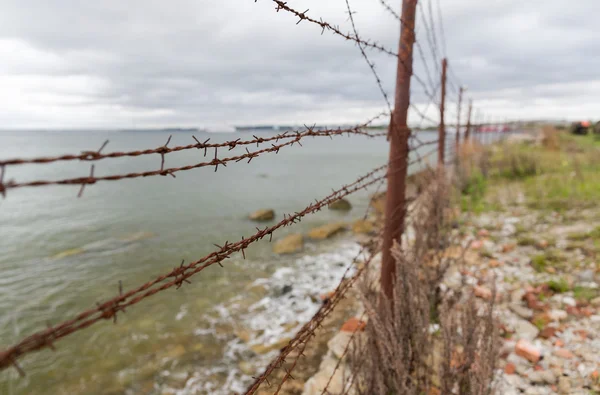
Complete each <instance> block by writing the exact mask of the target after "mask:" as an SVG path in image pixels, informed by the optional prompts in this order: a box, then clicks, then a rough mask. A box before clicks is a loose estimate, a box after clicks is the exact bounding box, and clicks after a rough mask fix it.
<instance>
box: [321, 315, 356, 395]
mask: <svg viewBox="0 0 600 395" xmlns="http://www.w3.org/2000/svg"><path fill="white" fill-rule="evenodd" d="M366 314H367V313H366V311H365V312H363V313H362V314H361V316H360V318H359V321H360V322H363V318H365V315H366ZM359 329H360V327H358V326H357V327H356V328H355V329H354V331H352V335H351V336H350V339H348V343H347V344H346V347H344V351H343V352H342V355H341V356H340V358H339V359H338V361H337V363H336V364H335V367H334V368H333V373H331V376H329V380H327V384H325V388H323V391H321V395H325V394H326V393H327V388H329V384H331V380H333V376H335V374H336V372H337V371H338V369H339V368H340V366H341V364H342V362H343V361H344V357H345V356H346V354H347V353H348V351H349V350H350V345H351V344H352V341H353V340H354V337H355V336H356V334H357V333H358V332H359ZM344 387H345V385H344Z"/></svg>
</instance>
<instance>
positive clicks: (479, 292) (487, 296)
mask: <svg viewBox="0 0 600 395" xmlns="http://www.w3.org/2000/svg"><path fill="white" fill-rule="evenodd" d="M473 291H474V292H475V296H477V297H478V298H481V299H483V300H491V299H492V291H490V290H489V289H487V288H485V287H482V286H479V285H477V286H475V288H474V289H473Z"/></svg>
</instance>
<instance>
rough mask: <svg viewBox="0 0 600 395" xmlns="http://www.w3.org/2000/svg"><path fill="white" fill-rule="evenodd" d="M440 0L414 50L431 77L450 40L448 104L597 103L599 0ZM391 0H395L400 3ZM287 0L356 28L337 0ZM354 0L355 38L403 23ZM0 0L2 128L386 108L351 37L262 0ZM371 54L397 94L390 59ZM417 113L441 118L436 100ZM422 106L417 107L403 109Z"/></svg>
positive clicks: (540, 109) (560, 106) (555, 111)
mask: <svg viewBox="0 0 600 395" xmlns="http://www.w3.org/2000/svg"><path fill="white" fill-rule="evenodd" d="M436 1H437V0H431V5H432V8H433V10H434V11H436V10H437V6H436ZM420 2H421V6H420V9H419V11H420V12H422V10H429V0H420ZM440 2H441V6H442V12H443V17H444V18H443V24H444V26H443V27H444V31H445V45H444V43H443V42H442V40H441V31H440V30H439V26H440V25H439V23H438V19H437V14H436V15H435V17H434V21H435V23H436V28H437V30H436V38H437V40H436V42H437V44H438V50H437V52H436V54H435V56H436V57H437V58H438V59H436V62H434V59H433V58H434V56H433V54H432V51H431V49H430V46H429V41H428V36H427V32H428V29H427V28H426V27H425V26H424V25H423V20H422V18H421V16H419V17H418V19H417V27H418V41H419V43H420V46H421V47H422V48H423V50H424V53H423V57H424V58H425V59H426V62H427V67H425V65H424V64H423V62H422V58H421V56H420V55H419V54H418V53H415V73H416V74H417V75H419V76H420V77H421V78H422V79H423V80H424V81H426V84H427V85H430V81H431V82H432V83H433V84H437V83H438V80H439V76H438V74H437V69H438V68H439V64H437V63H439V57H441V56H442V55H443V54H442V53H443V48H444V47H446V51H447V56H448V58H449V63H450V65H451V70H452V73H451V76H452V87H451V88H450V89H449V98H448V107H449V109H450V112H452V111H454V110H453V109H454V108H455V105H454V103H453V101H455V100H456V92H455V90H456V86H457V85H458V84H459V82H458V81H459V80H460V83H463V84H465V85H467V86H468V95H469V96H471V97H473V98H474V100H475V103H476V105H479V106H480V107H482V110H484V111H485V112H486V113H488V114H491V115H493V116H497V117H516V118H539V117H556V116H557V115H559V114H560V116H561V117H565V118H577V117H593V116H594V110H595V107H597V104H598V103H597V99H595V98H594V95H593V93H594V88H595V87H597V82H595V81H596V76H595V73H596V70H597V69H598V67H599V66H600V64H599V63H600V60H599V59H598V58H597V57H595V56H593V54H594V53H597V51H598V50H600V43H598V41H597V40H596V36H597V33H598V30H599V29H600V28H598V27H597V25H596V24H595V23H594V21H593V18H589V17H587V15H589V14H590V12H592V10H598V8H599V4H598V3H597V1H596V0H580V1H579V2H578V6H577V7H569V8H568V9H565V7H564V2H563V1H561V0H551V1H541V0H531V1H529V2H527V3H526V4H523V2H522V1H517V0H498V1H495V2H475V3H474V2H472V1H468V0H456V1H444V0H440ZM389 3H390V4H391V5H392V4H393V6H394V7H395V8H397V9H398V10H399V9H400V7H399V4H397V3H399V1H397V0H396V1H389ZM290 4H291V5H292V6H293V7H294V8H297V9H299V10H302V11H304V10H305V9H309V12H308V13H309V14H310V15H312V16H314V17H316V18H319V17H322V18H323V19H325V20H327V21H329V22H331V23H332V24H336V25H339V26H340V27H341V28H342V30H348V31H349V30H350V25H349V22H348V18H347V14H346V9H345V2H344V1H342V0H340V1H322V0H294V1H290ZM351 4H352V5H353V8H354V10H355V11H356V14H355V15H354V17H355V20H356V23H357V26H358V30H359V33H360V34H361V36H364V37H368V38H372V39H376V40H377V41H378V42H380V43H381V44H382V45H384V46H386V47H387V48H390V49H392V50H393V51H396V50H397V46H398V35H399V26H398V22H397V21H396V20H395V19H394V18H393V17H391V16H390V15H389V14H388V13H387V12H386V10H385V9H384V8H383V7H381V5H380V4H379V2H378V1H375V0H351ZM0 8H1V9H0V11H1V12H0V56H1V58H2V59H3V62H1V63H0V84H2V85H1V86H2V87H3V91H2V95H1V96H0V108H1V109H0V123H1V124H2V125H3V126H4V127H6V128H12V127H35V128H39V127H42V128H58V127H90V128H92V127H101V128H113V127H123V126H127V127H129V126H131V125H132V124H133V125H136V126H140V127H142V126H144V127H145V126H173V125H180V126H205V125H207V126H212V127H221V126H223V125H232V124H238V123H263V122H278V123H311V122H318V123H323V122H360V121H363V120H365V119H367V118H369V117H371V116H372V115H375V114H376V113H378V112H379V111H381V110H383V109H385V104H384V101H383V99H382V97H381V94H380V93H379V90H378V88H377V86H376V85H375V82H374V78H373V76H372V75H371V74H370V70H369V68H368V67H367V65H366V63H365V62H364V60H363V59H362V57H361V55H360V52H359V51H358V49H357V48H356V46H355V45H353V43H352V42H346V41H344V40H343V39H342V38H340V37H337V36H334V35H332V34H331V33H329V32H326V33H325V34H323V35H322V36H321V31H320V29H319V28H318V27H317V26H314V25H311V24H309V23H306V22H302V23H300V24H299V25H296V22H297V19H296V18H295V17H293V16H292V15H289V14H286V13H284V12H283V11H280V12H279V13H276V12H275V7H274V3H273V2H272V1H270V0H259V1H258V2H256V3H255V2H254V1H251V0H221V1H219V2H215V1H212V0H177V1H173V2H168V3H167V2H164V1H162V0H131V1H128V2H119V1H115V0H107V1H103V2H73V1H69V0H56V1H53V2H47V1H43V0H32V1H29V2H27V4H25V3H24V2H22V1H18V0H8V1H5V2H3V5H2V6H0ZM430 38H431V39H433V37H430ZM368 53H369V56H370V58H371V60H372V61H373V62H374V63H376V65H377V71H378V72H379V74H380V76H381V78H382V81H383V85H384V87H385V89H386V90H387V92H388V93H389V94H390V98H393V87H394V85H395V70H396V64H395V59H394V58H393V57H390V56H387V55H385V54H380V53H377V52H376V51H371V50H368ZM427 71H429V73H427ZM590 81H592V82H593V83H588V82H590ZM424 90H425V89H424V87H423V86H421V84H419V83H418V82H417V81H416V79H415V78H413V80H412V89H411V91H412V100H413V102H414V103H416V104H417V106H418V107H419V108H421V109H424V108H425V105H426V103H427V101H428V98H427V95H426V94H425V92H424ZM427 90H428V91H429V92H431V91H432V90H433V88H432V87H431V86H428V87H427ZM582 100H585V105H581V103H582ZM465 107H466V106H463V109H464V108H465ZM427 115H429V116H431V117H435V118H437V116H438V115H437V112H436V110H435V106H430V107H429V110H428V111H427ZM449 115H452V114H449ZM418 119H419V117H418V116H417V114H416V113H414V112H411V115H410V120H411V121H413V122H414V121H418Z"/></svg>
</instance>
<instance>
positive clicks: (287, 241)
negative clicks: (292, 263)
mask: <svg viewBox="0 0 600 395" xmlns="http://www.w3.org/2000/svg"><path fill="white" fill-rule="evenodd" d="M302 248H304V236H302V235H301V234H291V235H287V236H286V237H284V238H283V239H281V240H278V241H277V242H276V243H275V245H273V252H274V253H276V254H293V253H294V252H298V251H302Z"/></svg>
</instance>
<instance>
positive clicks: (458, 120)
mask: <svg viewBox="0 0 600 395" xmlns="http://www.w3.org/2000/svg"><path fill="white" fill-rule="evenodd" d="M464 91H465V88H464V87H462V86H461V87H460V88H459V89H458V108H457V109H456V110H457V111H456V147H455V151H456V155H458V146H459V145H460V110H461V105H462V97H463V92H464Z"/></svg>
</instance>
